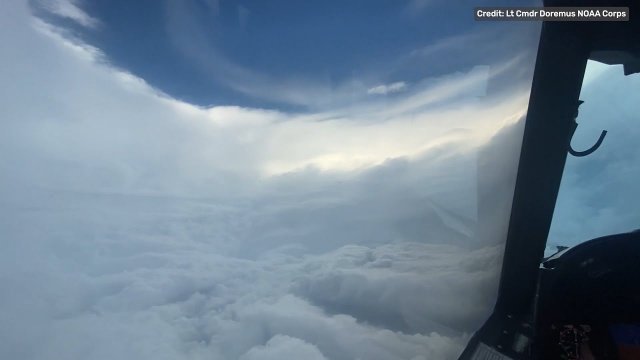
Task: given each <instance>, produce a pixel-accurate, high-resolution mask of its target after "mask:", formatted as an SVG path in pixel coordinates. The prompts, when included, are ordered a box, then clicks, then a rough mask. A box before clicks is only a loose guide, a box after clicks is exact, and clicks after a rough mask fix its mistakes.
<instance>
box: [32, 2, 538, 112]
mask: <svg viewBox="0 0 640 360" xmlns="http://www.w3.org/2000/svg"><path fill="white" fill-rule="evenodd" d="M63 3H64V4H67V5H64V6H63V5H60V4H63ZM488 3H491V4H492V5H500V2H495V1H492V2H487V4H488ZM503 3H504V4H511V3H510V2H508V1H503ZM31 4H32V9H33V10H34V11H35V13H36V14H38V15H39V16H41V17H42V18H43V19H46V20H47V21H49V22H51V23H54V24H57V25H59V26H62V27H63V28H65V29H67V30H68V31H69V32H70V33H71V34H72V36H75V37H77V38H79V39H81V40H82V41H83V42H86V43H87V44H90V45H92V46H95V47H97V48H98V49H100V50H101V51H102V52H103V53H104V55H105V57H106V61H108V62H109V63H110V64H112V65H113V66H116V67H119V68H122V69H125V70H126V71H129V72H131V73H133V74H134V75H136V76H139V77H140V78H142V79H144V80H145V81H146V82H148V83H149V84H150V85H151V86H153V87H155V88H157V89H159V90H161V91H163V92H165V93H167V94H168V95H169V96H172V97H174V98H177V99H181V100H184V101H187V102H190V103H193V104H197V105H201V106H212V105H240V106H254V107H255V106H258V107H266V108H275V109H293V110H299V111H306V110H308V109H309V108H317V107H326V106H338V105H342V106H344V105H345V104H348V103H352V102H353V101H354V100H361V99H363V98H366V97H367V94H368V92H367V91H368V90H369V89H372V88H375V87H379V86H385V85H390V84H394V83H395V84H403V85H402V86H400V85H399V86H396V87H395V88H394V89H395V90H396V91H398V92H399V91H401V90H403V89H405V88H406V87H407V86H412V85H415V84H416V83H417V82H419V81H420V80H422V79H424V78H427V77H434V76H438V75H443V74H448V73H452V72H455V71H466V70H468V69H469V68H470V67H472V66H475V65H482V64H484V65H490V64H493V63H496V62H498V61H500V60H504V57H505V55H506V54H505V53H508V54H513V53H517V52H518V51H519V50H525V49H527V47H528V48H531V47H532V45H533V44H526V43H525V44H523V43H521V42H518V41H516V40H515V39H513V38H512V37H513V36H512V33H511V32H506V31H503V30H502V29H504V25H500V24H498V25H496V24H492V23H476V22H474V21H470V19H471V16H472V15H473V14H472V5H473V6H480V5H482V3H479V2H474V3H473V4H471V3H469V2H465V1H462V2H454V3H451V2H445V1H427V0H407V1H390V0H374V1H349V2H344V1H319V2H311V3H310V2H297V1H269V2H264V1H235V0H229V1H226V0H202V1H195V0H190V1H135V2H131V1H125V0H115V1H87V2H78V1H75V2H63V1H58V0H33V1H31ZM69 7H75V8H76V9H77V11H75V12H74V11H61V10H60V9H66V8H69ZM78 14H82V15H78ZM510 27H511V28H519V29H520V30H519V31H527V30H526V29H527V28H532V27H531V26H527V25H526V24H525V25H522V24H511V25H510ZM468 36H474V37H476V39H475V41H462V40H461V39H462V38H463V37H468ZM488 39H492V41H493V43H504V42H510V43H511V46H510V47H511V48H509V47H505V46H501V47H496V46H493V47H492V46H491V43H490V42H489V41H487V40H488ZM456 40H457V41H458V43H457V44H456V43H455V42H456ZM463 42H464V44H465V45H464V47H461V43H463ZM514 47H515V48H519V50H518V49H514ZM506 49H508V50H506ZM379 89H380V88H379ZM392 91H393V90H392Z"/></svg>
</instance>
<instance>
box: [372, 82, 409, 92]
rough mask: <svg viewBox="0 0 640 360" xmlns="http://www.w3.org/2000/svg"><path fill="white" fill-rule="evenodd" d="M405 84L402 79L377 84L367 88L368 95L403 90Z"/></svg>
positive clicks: (405, 86)
mask: <svg viewBox="0 0 640 360" xmlns="http://www.w3.org/2000/svg"><path fill="white" fill-rule="evenodd" d="M406 88H407V84H406V83H405V82H404V81H398V82H394V83H391V84H388V85H378V86H374V87H372V88H369V89H368V90H367V94H369V95H387V94H393V93H397V92H401V91H404V90H405V89H406Z"/></svg>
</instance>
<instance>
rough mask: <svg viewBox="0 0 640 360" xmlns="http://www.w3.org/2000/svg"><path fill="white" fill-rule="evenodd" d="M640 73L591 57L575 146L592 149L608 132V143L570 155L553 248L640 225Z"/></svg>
mask: <svg viewBox="0 0 640 360" xmlns="http://www.w3.org/2000/svg"><path fill="white" fill-rule="evenodd" d="M639 91H640V77H639V76H638V75H628V76H625V75H624V71H623V69H622V66H609V65H605V64H601V63H598V62H595V61H589V63H588V64H587V70H586V73H585V77H584V80H583V85H582V91H581V93H580V99H581V100H582V101H584V103H583V104H582V105H580V111H579V115H578V118H577V122H578V127H577V129H576V131H575V134H574V136H573V139H572V142H571V146H572V147H573V148H574V149H575V150H578V151H582V150H585V149H589V148H590V147H591V146H592V145H593V144H594V143H595V142H596V140H597V139H598V137H599V136H600V134H601V132H602V130H607V135H606V137H605V139H604V141H603V142H602V145H601V146H600V147H599V148H598V149H597V150H596V151H594V152H593V153H592V154H590V155H588V156H585V157H573V156H571V155H569V156H568V158H567V163H566V167H565V170H564V174H563V178H562V184H561V187H560V192H559V195H558V200H557V205H556V209H555V212H554V218H553V222H552V225H551V230H550V234H549V241H548V244H547V248H548V249H547V251H548V252H552V251H553V250H554V248H555V247H556V246H561V245H564V246H574V245H576V244H579V243H581V242H584V241H587V240H590V239H593V238H596V237H600V236H604V235H608V234H615V233H622V232H628V231H632V230H635V229H638V228H640V223H639V222H638V219H640V212H639V210H638V207H637V205H636V203H635V200H634V199H636V198H638V195H640V193H639V191H640V188H638V186H636V184H637V181H636V178H637V177H638V176H639V175H640V173H638V167H637V164H638V161H639V160H640V152H639V151H638V147H637V146H634V145H633V144H635V143H636V139H638V136H639V135H640V131H639V130H638V129H639V128H638V123H637V121H638V119H637V111H636V104H637V95H636V94H638V93H639Z"/></svg>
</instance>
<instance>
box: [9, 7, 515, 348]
mask: <svg viewBox="0 0 640 360" xmlns="http://www.w3.org/2000/svg"><path fill="white" fill-rule="evenodd" d="M70 4H71V3H70ZM6 8H7V9H6V10H7V11H3V12H2V13H1V14H0V24H1V25H0V27H1V28H0V29H1V30H2V31H0V40H1V41H2V42H3V43H5V44H7V46H8V47H10V48H12V49H14V51H11V52H7V53H5V54H3V56H2V58H1V59H0V61H1V63H0V75H1V77H2V78H3V79H4V80H5V84H11V85H10V86H2V87H1V88H0V91H1V93H0V109H2V110H0V111H2V116H1V117H2V123H1V130H2V131H0V144H2V145H1V146H2V151H0V174H2V176H1V177H0V185H1V186H0V189H1V190H0V195H1V197H0V198H1V199H2V200H1V201H0V232H1V233H2V238H3V240H2V245H3V251H2V252H1V253H0V274H2V275H0V289H2V291H1V292H0V293H1V295H0V322H2V323H3V324H10V326H4V327H2V329H0V357H2V358H7V359H61V358H63V359H113V358H119V359H147V358H149V359H151V358H153V359H185V358H186V359H250V360H253V359H272V358H279V359H281V358H301V359H302V358H304V359H336V360H340V359H415V360H418V359H453V358H455V357H456V356H457V354H458V353H459V352H460V351H461V350H462V348H463V346H464V344H465V341H466V340H467V339H468V336H469V334H470V333H471V332H472V331H473V330H475V329H476V328H477V326H478V325H479V324H480V323H481V322H482V321H483V320H484V317H486V316H487V315H488V311H489V310H490V309H491V306H492V303H493V300H494V296H495V289H496V285H497V281H496V280H497V276H498V271H499V268H500V256H501V250H502V248H501V246H502V244H501V243H502V240H503V239H504V231H505V221H504V219H505V218H506V217H507V214H508V211H509V206H510V198H511V195H512V194H511V190H510V189H512V188H513V182H514V175H515V174H514V169H515V165H516V163H517V154H518V152H517V149H518V147H519V140H518V139H519V136H520V134H521V132H522V127H521V126H519V125H521V122H518V119H519V118H521V116H522V110H523V108H524V104H525V103H526V98H527V96H526V91H514V92H513V93H512V94H511V95H510V96H500V97H499V98H496V97H492V96H491V95H489V94H487V82H488V81H489V82H490V81H491V80H492V79H494V78H498V77H500V76H503V75H504V74H505V73H509V72H511V71H514V69H515V68H518V64H520V65H521V63H518V62H517V61H515V62H514V61H511V62H506V63H504V64H498V65H496V66H492V67H486V66H483V67H475V68H472V69H471V70H469V71H466V72H460V73H454V74H449V75H447V76H441V77H437V78H430V79H426V80H424V81H423V82H421V83H417V84H415V85H412V87H411V89H407V91H406V94H403V96H402V97H398V98H397V99H389V102H387V103H370V102H367V101H362V102H358V103H356V104H352V105H350V106H344V107H335V108H326V109H322V110H319V111H317V112H313V113H302V114H301V113H288V112H283V111H274V110H264V109H250V108H241V107H233V106H227V107H214V108H202V107H197V106H193V105H190V104H187V103H184V102H180V101H178V100H175V99H172V98H170V97H168V96H166V95H165V94H162V93H161V92H159V91H157V90H156V89H153V88H152V87H150V86H148V85H147V84H146V83H145V82H144V81H142V80H140V79H139V78H137V77H135V76H133V75H131V74H128V73H127V72H125V71H123V70H120V69H116V68H114V67H112V66H110V65H109V64H108V62H107V61H106V60H105V58H104V57H103V56H102V54H101V53H100V51H99V50H98V49H95V48H91V47H89V46H87V45H85V44H82V43H80V42H78V41H77V40H74V38H73V34H70V33H69V32H65V31H63V30H60V29H59V28H56V27H53V26H51V25H50V24H48V23H46V22H43V21H42V20H39V19H37V18H34V17H32V16H31V15H30V14H29V12H28V9H27V7H26V5H25V4H16V3H12V4H11V5H7V6H6ZM503 95H504V94H503ZM478 164H482V166H481V167H480V168H479V169H478ZM488 169H489V171H488ZM487 185H490V186H488V187H487ZM486 189H489V190H486ZM493 189H506V190H500V191H494V190H493ZM476 195H479V200H477V196H476ZM479 202H480V203H487V202H488V203H490V204H491V206H490V207H489V208H490V209H489V210H488V211H479V208H480V209H482V208H483V207H482V204H480V203H479ZM479 234H480V235H479Z"/></svg>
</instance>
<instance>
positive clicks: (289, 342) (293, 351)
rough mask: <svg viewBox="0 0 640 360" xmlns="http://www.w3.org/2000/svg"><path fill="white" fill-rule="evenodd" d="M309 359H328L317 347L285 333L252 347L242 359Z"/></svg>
mask: <svg viewBox="0 0 640 360" xmlns="http://www.w3.org/2000/svg"><path fill="white" fill-rule="evenodd" d="M280 359H309V360H326V358H325V357H324V356H323V355H322V353H321V352H320V351H319V350H318V348H317V347H315V346H313V345H311V344H309V343H307V342H304V341H302V340H300V339H296V338H293V337H290V336H285V335H276V336H274V337H272V338H271V339H269V341H268V342H267V343H266V344H265V345H260V346H256V347H253V348H251V349H250V350H249V351H247V353H246V354H244V355H242V356H241V357H240V360H280Z"/></svg>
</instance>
